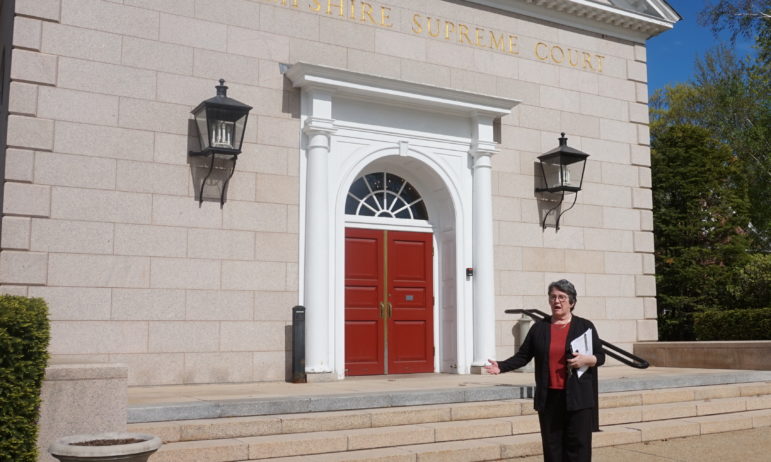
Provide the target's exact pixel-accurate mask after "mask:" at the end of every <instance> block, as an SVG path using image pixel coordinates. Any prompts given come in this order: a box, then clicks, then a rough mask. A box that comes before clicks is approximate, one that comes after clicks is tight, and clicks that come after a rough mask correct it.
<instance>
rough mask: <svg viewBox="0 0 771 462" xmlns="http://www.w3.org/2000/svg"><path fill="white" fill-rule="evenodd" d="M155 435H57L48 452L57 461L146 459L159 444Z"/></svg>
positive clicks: (129, 461) (140, 461) (135, 461)
mask: <svg viewBox="0 0 771 462" xmlns="http://www.w3.org/2000/svg"><path fill="white" fill-rule="evenodd" d="M161 444H162V443H161V440H160V438H158V437H157V436H153V435H145V434H141V433H123V432H113V433H97V434H94V435H74V436H66V437H64V438H59V439H58V440H56V441H55V442H54V443H53V444H51V446H50V447H49V448H48V452H50V453H51V455H52V456H54V457H56V458H57V459H59V460H60V461H61V462H107V461H122V462H146V461H147V459H148V457H150V455H151V454H152V453H154V452H155V451H157V450H158V448H159V447H161Z"/></svg>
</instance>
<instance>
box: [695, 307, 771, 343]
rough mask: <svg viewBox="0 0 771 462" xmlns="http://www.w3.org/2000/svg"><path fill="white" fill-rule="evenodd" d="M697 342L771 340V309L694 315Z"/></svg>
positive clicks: (716, 311) (723, 311)
mask: <svg viewBox="0 0 771 462" xmlns="http://www.w3.org/2000/svg"><path fill="white" fill-rule="evenodd" d="M694 331H695V334H696V340H771V307H769V308H760V309H745V310H722V311H718V310H709V311H704V312H701V313H696V314H695V315H694Z"/></svg>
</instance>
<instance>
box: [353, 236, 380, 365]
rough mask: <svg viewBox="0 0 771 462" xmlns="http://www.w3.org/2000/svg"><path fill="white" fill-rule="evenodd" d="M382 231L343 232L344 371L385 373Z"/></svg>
mask: <svg viewBox="0 0 771 462" xmlns="http://www.w3.org/2000/svg"><path fill="white" fill-rule="evenodd" d="M383 247H384V246H383V232H382V231H376V230H368V229H346V232H345V369H346V375H373V374H375V375H380V374H384V373H385V358H384V347H385V337H384V336H385V332H384V329H385V322H384V319H382V318H381V309H380V306H381V303H382V302H383V293H384V290H383V289H384V283H383V276H384V275H383V266H384V260H383V257H384V255H383V252H384V249H383Z"/></svg>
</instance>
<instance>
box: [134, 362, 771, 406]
mask: <svg viewBox="0 0 771 462" xmlns="http://www.w3.org/2000/svg"><path fill="white" fill-rule="evenodd" d="M742 373H748V374H751V375H752V376H755V377H757V376H762V378H761V380H771V372H763V371H736V370H721V369H687V368H673V367H649V368H647V369H634V368H631V367H628V366H606V367H601V368H600V371H599V379H600V392H606V391H622V390H617V389H615V388H614V389H609V386H610V385H611V384H616V385H617V384H623V383H635V384H638V385H640V384H643V385H644V384H645V383H646V382H649V381H654V380H657V381H659V382H666V383H668V384H670V385H671V386H672V387H684V386H693V385H701V384H702V383H699V382H700V380H699V378H700V377H704V378H707V377H718V376H721V377H724V378H725V381H723V382H722V383H733V382H735V381H746V380H741V377H740V376H741V375H742ZM765 375H768V377H765ZM736 377H739V380H737V379H733V380H732V378H736ZM753 380H757V379H753ZM533 384H534V379H533V373H532V372H510V373H507V374H500V375H458V374H404V375H388V376H364V377H346V378H345V380H336V381H333V382H322V383H299V384H295V383H287V382H255V383H238V384H211V385H164V386H141V387H138V386H132V387H129V390H128V403H129V406H137V405H146V404H154V403H185V402H197V401H209V400H226V399H259V398H290V397H304V396H309V395H313V396H325V395H327V396H328V395H346V394H355V393H373V394H377V393H393V392H399V391H421V390H425V391H427V390H436V389H450V388H464V387H466V388H472V387H494V386H504V385H520V386H532V385H533ZM603 388H605V389H603ZM637 389H639V387H638V388H637Z"/></svg>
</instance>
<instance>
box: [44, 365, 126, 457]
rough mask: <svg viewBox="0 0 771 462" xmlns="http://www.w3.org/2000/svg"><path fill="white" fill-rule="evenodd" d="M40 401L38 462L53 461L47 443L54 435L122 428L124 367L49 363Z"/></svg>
mask: <svg viewBox="0 0 771 462" xmlns="http://www.w3.org/2000/svg"><path fill="white" fill-rule="evenodd" d="M41 401H42V402H41V406H40V421H39V422H38V431H39V433H38V451H39V456H38V462H56V459H54V458H53V457H52V456H51V455H50V454H49V453H48V446H50V444H51V443H52V442H53V441H55V440H56V439H58V438H61V437H63V436H69V435H79V434H92V433H102V432H125V431H126V421H127V415H126V406H127V402H128V366H126V365H125V364H104V363H99V364H56V363H53V364H49V366H48V367H46V373H45V379H44V381H43V387H42V390H41Z"/></svg>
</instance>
